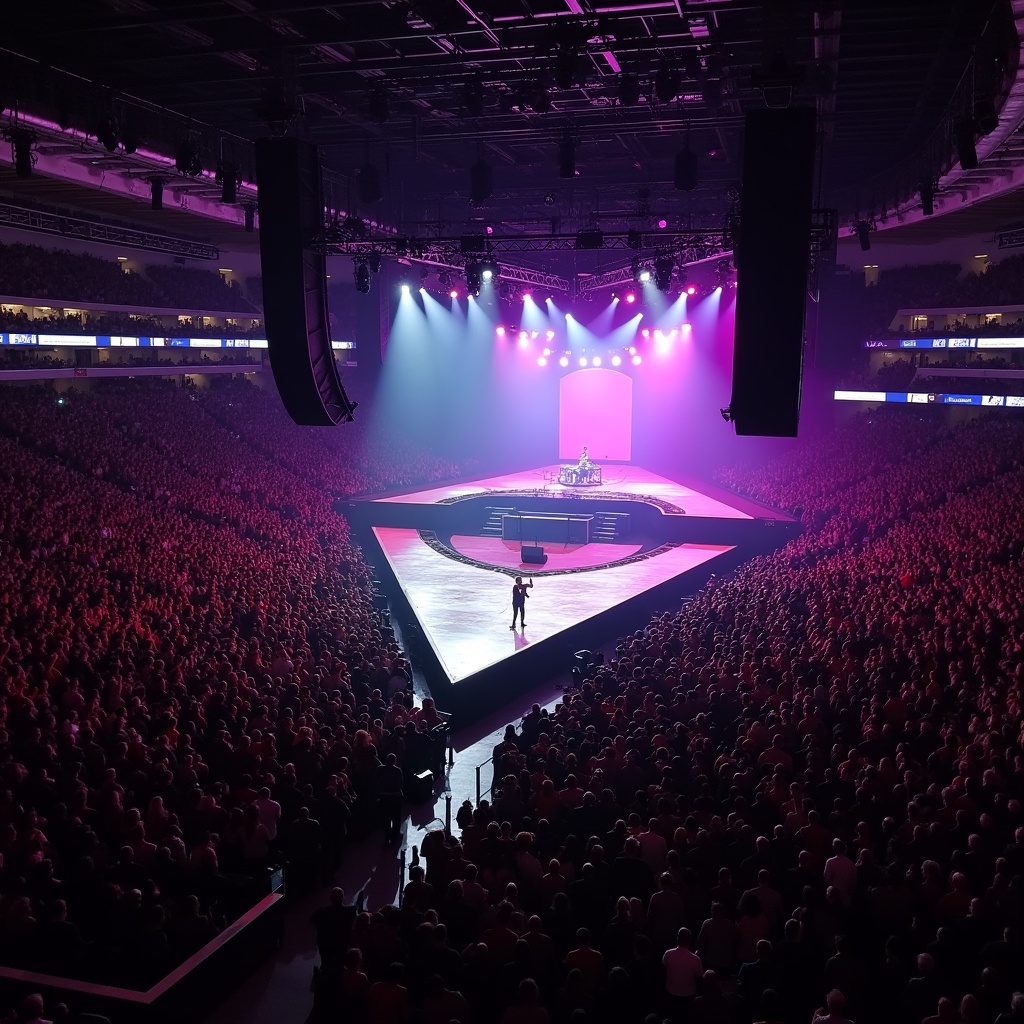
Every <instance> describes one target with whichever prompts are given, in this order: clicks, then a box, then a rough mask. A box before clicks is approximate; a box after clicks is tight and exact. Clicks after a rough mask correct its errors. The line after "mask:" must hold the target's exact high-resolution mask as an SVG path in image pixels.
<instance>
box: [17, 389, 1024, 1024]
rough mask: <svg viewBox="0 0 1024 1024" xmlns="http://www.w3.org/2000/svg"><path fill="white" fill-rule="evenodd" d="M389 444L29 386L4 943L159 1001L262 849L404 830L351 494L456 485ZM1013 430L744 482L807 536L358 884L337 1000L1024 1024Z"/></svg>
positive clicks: (424, 737) (422, 742)
mask: <svg viewBox="0 0 1024 1024" xmlns="http://www.w3.org/2000/svg"><path fill="white" fill-rule="evenodd" d="M353 397H355V398H358V399H362V400H364V401H365V399H364V396H360V395H358V394H356V395H354V396H353ZM365 404H369V403H368V402H366V403H365ZM372 423H373V420H372V417H369V416H361V417H357V421H356V422H355V423H353V424H349V425H346V427H345V428H343V429H339V430H337V431H328V432H316V433H311V432H310V431H308V430H302V429H301V428H299V427H296V426H294V425H292V424H291V423H290V422H289V421H288V419H287V417H286V414H285V413H284V411H283V409H282V407H281V405H280V403H279V401H278V400H277V398H276V396H274V394H273V393H272V392H271V391H269V390H266V389H264V388H261V387H257V386H256V385H254V384H252V383H250V382H248V381H246V380H244V379H230V380H224V381H218V382H217V383H216V384H215V385H214V386H211V387H210V388H208V389H202V390H199V389H195V388H192V387H179V386H176V385H174V384H173V383H171V382H169V381H163V380H156V381H149V380H147V381H140V380H134V381H123V380H113V381H100V382H94V383H92V384H91V385H90V386H89V387H88V388H87V389H85V390H81V391H79V390H74V389H72V390H70V391H68V392H65V393H63V394H62V396H61V401H59V402H58V401H57V400H56V395H55V393H54V392H53V391H52V390H50V389H48V388H46V387H42V386H33V387H17V388H7V389H5V392H4V401H3V402H2V403H0V576H2V586H0V753H2V756H0V949H2V951H3V959H4V962H6V963H7V964H9V965H13V966H18V967H26V968H33V969H45V970H47V971H49V972H51V973H63V974H66V975H72V976H79V977H85V978H90V979H96V980H103V981H109V982H117V983H119V984H129V985H139V986H145V985H148V984H150V983H152V981H153V980H154V979H155V978H157V977H159V976H160V975H161V974H162V973H164V972H165V971H166V970H167V969H168V967H170V966H171V965H173V964H175V963H177V962H180V960H181V959H183V958H184V957H186V956H188V955H189V953H190V952H193V951H195V950H196V949H198V948H200V947H201V946H202V945H203V944H204V943H205V942H206V941H208V940H209V939H210V938H211V937H212V936H214V935H215V934H216V933H217V931H218V929H219V928H222V927H224V925H225V924H226V923H227V922H229V921H230V920H231V919H232V918H233V917H235V916H237V914H239V913H240V912H242V910H244V909H245V908H246V907H247V905H248V904H249V903H251V901H252V899H253V893H254V892H255V891H257V890H258V887H259V885H260V884H261V879H265V873H266V871H267V869H268V867H269V866H270V865H272V864H274V863H278V862H280V863H287V864H288V865H289V869H290V873H291V880H292V882H293V883H294V886H296V887H298V888H299V889H300V890H301V889H302V888H303V887H304V886H310V885H318V884H325V885H328V884H330V883H331V880H332V879H333V878H334V875H335V871H336V869H337V867H338V865H339V863H340V862H341V860H342V856H343V853H344V850H345V846H346V844H347V842H348V841H349V839H350V838H351V837H352V836H353V835H354V834H363V833H365V832H367V831H368V830H369V829H371V828H372V827H373V826H374V825H376V824H377V822H378V819H379V817H380V816H381V813H382V812H385V813H384V817H385V819H386V820H385V821H384V822H383V823H384V824H385V826H386V830H387V838H388V839H389V840H391V841H394V840H395V838H396V822H397V815H398V813H399V812H398V809H397V808H398V807H399V806H400V800H401V789H402V786H403V781H402V780H403V779H404V778H406V777H408V776H410V775H411V774H412V769H413V768H414V767H415V766H416V765H417V764H419V763H421V759H422V758H423V757H424V756H425V752H426V750H427V749H428V743H429V739H428V737H429V735H430V730H431V728H432V727H433V726H436V725H437V724H438V722H439V718H438V716H437V714H436V712H435V711H434V709H433V706H432V704H431V703H430V702H429V701H424V702H423V704H422V706H421V707H420V708H416V707H415V706H414V704H413V701H412V700H411V695H410V685H411V683H410V666H409V662H408V659H407V657H406V656H405V653H404V652H403V651H402V650H401V649H400V647H399V645H398V644H397V643H396V641H395V638H394V634H393V633H392V632H391V631H390V629H389V628H388V627H387V625H386V623H385V622H384V621H383V620H382V619H381V618H380V616H379V615H378V614H377V612H376V610H375V607H374V595H373V585H372V572H371V569H370V567H369V566H368V564H367V563H366V561H365V559H364V558H363V555H362V552H361V551H360V549H359V547H358V545H357V544H356V543H355V541H354V540H353V538H352V535H351V533H350V530H349V527H348V524H347V523H346V521H345V519H344V517H343V515H341V514H340V513H339V512H338V511H337V508H338V507H340V506H339V500H341V499H345V498H347V497H351V496H353V495H355V494H359V493H365V492H369V491H380V490H384V489H386V488H390V487H402V486H407V485H410V484H414V483H422V482H427V481H431V480H438V479H442V478H445V477H451V476H455V475H458V474H459V473H461V472H465V471H466V470H467V468H468V467H466V466H465V465H458V464H455V463H454V462H452V461H450V460H447V459H444V458H441V457H437V456H434V455H430V454H428V453H426V452H424V451H422V450H420V449H418V448H417V447H416V444H415V439H409V438H395V437H391V436H388V434H387V433H386V431H381V430H380V429H379V425H378V427H377V428H371V424H372ZM1022 445H1024V425H1022V424H1021V423H1020V422H1019V421H1018V419H1017V418H1016V417H1013V416H1012V415H1007V414H1003V415H996V416H992V417H990V418H978V419H973V420H971V421H969V422H967V423H964V424H961V425H959V426H956V427H953V426H951V425H949V424H948V423H947V421H946V420H945V419H944V418H943V415H942V410H940V409H931V408H927V407H922V408H920V409H913V410H911V409H906V408H903V409H888V410H886V409H883V410H881V411H879V412H873V413H871V414H868V415H863V416H860V417H857V418H856V419H854V420H852V421H850V422H848V423H846V424H845V425H844V426H842V427H840V428H839V429H837V430H836V431H834V432H832V433H830V434H828V435H826V436H823V437H821V438H818V439H816V440H814V441H813V442H808V443H801V444H799V445H797V446H795V447H793V448H792V449H790V450H789V451H788V452H787V453H786V454H785V455H782V456H780V457H779V458H778V459H776V460H773V461H770V462H767V463H759V464H757V465H748V466H738V467H734V468H732V469H728V470H723V471H722V472H721V473H720V474H719V476H718V482H719V483H722V484H724V485H725V486H728V487H730V488H732V489H734V490H737V491H741V492H742V493H744V494H747V495H749V496H750V497H752V498H754V499H756V500H758V501H761V502H763V503H766V504H768V505H771V506H773V507H776V508H780V509H786V510H788V511H791V512H793V513H794V514H795V515H796V516H797V518H799V519H800V521H801V522H802V524H803V525H804V527H805V529H804V532H803V533H802V534H801V535H800V536H799V537H798V538H796V539H794V540H792V541H790V542H789V543H788V544H786V545H785V546H784V547H782V548H780V549H779V550H778V551H777V552H775V553H774V554H771V555H767V556H760V557H757V558H755V559H753V560H751V561H750V562H748V563H747V564H745V565H744V566H742V567H741V568H740V569H739V570H737V571H736V573H735V574H734V575H733V576H732V577H731V578H729V579H726V580H716V581H713V582H712V583H709V584H708V585H707V586H706V587H704V588H703V589H702V590H701V591H700V592H699V593H698V594H697V596H696V597H695V598H694V599H693V600H692V601H690V602H688V603H687V604H686V605H684V607H683V608H682V609H680V610H678V611H675V612H666V613H664V614H661V615H658V616H656V617H655V618H653V619H652V620H651V621H650V622H648V623H647V625H646V626H645V627H644V628H641V629H639V630H637V631H636V632H635V633H633V634H632V635H629V636H627V637H625V638H623V639H621V640H619V642H618V644H617V645H616V647H615V654H614V657H612V658H611V659H610V660H609V661H608V663H607V664H601V665H593V666H592V667H591V668H589V669H588V670H586V671H585V672H584V673H583V675H582V678H581V679H579V680H578V681H577V685H575V686H574V687H573V688H572V689H571V690H570V691H569V692H567V694H566V696H565V699H564V700H563V701H561V702H560V703H559V704H558V705H557V706H556V707H555V708H554V709H553V710H551V711H547V710H545V709H542V708H539V707H535V708H534V709H533V710H532V711H531V712H530V714H528V715H527V716H526V717H525V718H524V720H523V721H522V722H521V723H520V724H519V725H518V726H517V727H515V728H513V727H510V728H509V729H508V730H507V731H506V734H505V737H504V738H503V740H502V741H501V742H500V743H499V744H498V745H497V746H496V748H495V750H494V786H493V790H492V792H491V793H490V794H489V796H488V799H486V800H483V801H481V803H480V804H479V805H478V806H475V807H474V806H472V805H466V806H464V807H463V808H462V809H461V810H460V812H459V814H458V817H457V828H456V829H454V833H455V835H453V837H451V838H448V837H446V836H445V834H444V833H443V832H432V833H431V834H430V835H429V836H428V837H427V839H426V840H425V841H424V845H423V849H422V856H423V862H422V865H419V864H418V865H416V866H415V867H414V868H413V869H412V871H411V872H410V876H409V881H408V884H407V885H406V887H405V889H404V892H403V894H402V899H401V901H400V905H399V906H381V907H366V906H365V898H361V897H360V896H358V895H357V896H356V898H355V899H354V900H352V899H349V898H347V897H346V894H345V893H344V892H342V891H341V890H334V891H333V892H332V893H331V897H330V901H329V904H328V906H326V907H325V908H324V909H323V910H322V911H320V912H318V914H317V915H316V925H317V931H318V942H319V947H320V954H321V966H320V969H319V972H318V982H317V993H316V1009H317V1012H318V1014H319V1015H320V1016H321V1019H323V1020H333V1019H336V1016H337V1015H338V1014H340V1013H344V1014H345V1016H346V1018H347V1019H351V1020H353V1021H354V1022H356V1024H358V1022H360V1021H365V1022H366V1024H391V1022H393V1021H407V1022H416V1024H419V1022H423V1024H449V1022H451V1021H461V1022H462V1024H605V1022H608V1024H611V1022H613V1021H614V1022H616V1024H618V1022H622V1024H650V1022H649V1020H648V1018H649V1016H650V1015H652V1014H653V1015H655V1017H654V1018H653V1019H655V1020H658V1021H660V1020H662V1019H669V1020H671V1021H672V1022H673V1024H676V1022H678V1024H749V1022H752V1021H765V1022H777V1024H808V1022H811V1021H812V1020H813V1019H818V1018H820V1019H821V1021H823V1022H827V1024H844V1022H847V1021H850V1020H855V1021H858V1022H860V1024H864V1022H865V1021H878V1022H880V1024H923V1022H925V1021H927V1022H928V1024H997V1022H998V1024H1011V1022H1015V1021H1019V1020H1021V1019H1024V1018H1022V1015H1024V995H1020V994H1019V993H1015V989H1016V987H1017V986H1018V985H1019V982H1018V979H1019V978H1020V977H1022V976H1024V934H1022V933H1021V932H1020V930H1019V919H1020V915H1021V911H1022V910H1024V855H1022V852H1021V851H1022V850H1024V809H1022V804H1021V801H1022V799H1024V785H1022V783H1021V781H1020V780H1021V778H1022V775H1021V770H1022V768H1024V733H1022V726H1021V722H1022V715H1021V711H1022V706H1021V705H1022V685H1024V627H1022V623H1024V607H1022V605H1024V596H1022V595H1024V585H1022V584H1024V572H1022V556H1024V540H1022V538H1021V536H1020V531H1019V523H1020V522H1021V521H1024V466H1022V461H1021V452H1022V450H1024V449H1022ZM396 787H397V788H396ZM353 895H354V894H353Z"/></svg>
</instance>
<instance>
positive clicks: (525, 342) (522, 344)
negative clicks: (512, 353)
mask: <svg viewBox="0 0 1024 1024" xmlns="http://www.w3.org/2000/svg"><path fill="white" fill-rule="evenodd" d="M529 344H530V339H529V338H528V337H526V335H525V334H520V335H519V347H520V348H526V347H527V346H528V345H529Z"/></svg>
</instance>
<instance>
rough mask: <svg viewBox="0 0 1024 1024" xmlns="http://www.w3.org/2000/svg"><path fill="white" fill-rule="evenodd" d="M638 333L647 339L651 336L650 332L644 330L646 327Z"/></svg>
mask: <svg viewBox="0 0 1024 1024" xmlns="http://www.w3.org/2000/svg"><path fill="white" fill-rule="evenodd" d="M640 333H641V335H643V337H645V338H649V337H650V336H651V332H650V331H649V330H647V328H646V327H645V328H644V329H643V330H642V331H641V332H640Z"/></svg>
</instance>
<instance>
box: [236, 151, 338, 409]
mask: <svg viewBox="0 0 1024 1024" xmlns="http://www.w3.org/2000/svg"><path fill="white" fill-rule="evenodd" d="M256 180H257V184H258V186H259V219H260V264H261V266H262V271H263V313H264V319H265V322H266V328H267V347H268V350H269V352H270V367H271V369H272V370H273V372H274V382H275V383H276V384H277V390H278V391H279V392H280V395H281V400H282V401H283V402H284V406H285V408H286V409H287V410H288V414H289V415H290V416H291V418H292V419H293V420H295V422H296V423H302V424H305V425H308V426H320V427H329V426H335V425H337V424H338V423H341V422H343V421H348V420H351V419H352V413H353V411H354V410H355V404H354V403H353V402H351V401H349V398H348V395H346V394H345V388H344V386H343V385H342V382H341V374H340V373H339V371H338V364H337V362H336V361H335V359H334V351H333V350H332V348H331V331H330V325H329V319H328V312H327V269H326V267H327V263H326V260H325V258H324V257H323V256H321V255H320V254H319V253H315V252H312V251H310V250H309V249H308V248H307V245H308V244H309V240H310V239H312V237H313V236H314V235H315V234H316V233H317V232H318V231H320V230H321V228H322V226H323V199H322V194H321V183H320V157H319V154H318V153H317V149H316V147H315V146H313V145H311V144H310V143H308V142H303V141H301V140H299V139H292V138H286V139H260V140H258V141H257V143H256Z"/></svg>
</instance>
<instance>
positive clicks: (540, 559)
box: [519, 544, 548, 565]
mask: <svg viewBox="0 0 1024 1024" xmlns="http://www.w3.org/2000/svg"><path fill="white" fill-rule="evenodd" d="M519 557H520V558H521V559H522V560H523V562H524V563H525V564H526V565H545V564H546V563H547V560H548V556H547V555H545V554H544V549H543V548H542V547H540V546H539V545H536V544H524V545H523V546H522V549H521V550H520V552H519Z"/></svg>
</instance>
